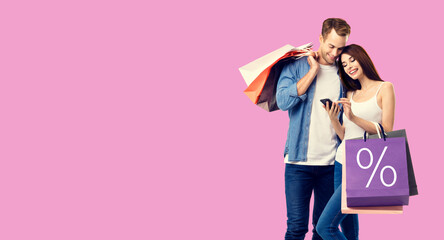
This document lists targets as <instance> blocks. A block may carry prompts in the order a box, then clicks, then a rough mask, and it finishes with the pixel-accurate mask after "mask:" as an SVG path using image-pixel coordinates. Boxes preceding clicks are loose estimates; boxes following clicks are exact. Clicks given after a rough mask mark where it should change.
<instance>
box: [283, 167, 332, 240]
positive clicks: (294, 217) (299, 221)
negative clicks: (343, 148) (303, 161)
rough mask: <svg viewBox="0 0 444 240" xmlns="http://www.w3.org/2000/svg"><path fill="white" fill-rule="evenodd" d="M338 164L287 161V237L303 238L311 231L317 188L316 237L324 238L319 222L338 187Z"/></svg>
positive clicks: (319, 239) (314, 228)
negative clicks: (312, 195)
mask: <svg viewBox="0 0 444 240" xmlns="http://www.w3.org/2000/svg"><path fill="white" fill-rule="evenodd" d="M333 176H334V166H302V165H294V164H288V163H287V164H285V196H286V198H287V217H288V220H287V232H286V234H285V239H287V240H290V239H298V240H303V239H304V238H305V234H306V233H307V232H308V218H309V210H310V198H311V194H312V192H313V191H314V208H313V220H312V222H313V240H322V238H321V237H320V236H319V234H318V233H317V232H316V224H317V223H318V219H319V217H320V216H321V213H322V211H323V210H324V207H325V205H326V204H327V202H328V200H329V199H330V197H331V195H332V194H333V191H334V186H333Z"/></svg>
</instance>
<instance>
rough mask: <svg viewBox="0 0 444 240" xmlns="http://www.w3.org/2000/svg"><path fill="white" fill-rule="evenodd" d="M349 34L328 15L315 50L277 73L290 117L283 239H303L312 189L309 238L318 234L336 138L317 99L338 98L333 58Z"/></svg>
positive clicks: (330, 184)
mask: <svg viewBox="0 0 444 240" xmlns="http://www.w3.org/2000/svg"><path fill="white" fill-rule="evenodd" d="M349 35H350V26H349V25H348V24H347V22H346V21H344V20H342V19H339V18H329V19H326V20H325V21H324V23H323V26H322V34H321V35H320V37H319V41H320V47H319V49H318V51H317V52H314V53H313V54H312V55H311V56H308V57H303V58H301V59H299V60H297V61H294V62H292V63H290V64H288V65H287V66H285V67H284V68H283V69H282V72H281V75H280V77H279V81H278V85H277V92H276V101H277V105H278V107H279V108H280V109H281V110H283V111H288V115H289V117H290V126H289V129H288V133H287V141H286V144H285V151H284V156H285V195H286V199H287V217H288V220H287V232H286V234H285V239H304V237H305V234H306V233H307V232H308V218H309V205H310V198H311V194H312V192H313V191H314V209H313V220H312V222H313V239H322V238H321V237H320V236H319V235H318V233H317V232H316V224H317V221H318V219H319V216H320V215H321V213H322V211H323V209H324V207H325V205H326V204H327V202H328V200H329V199H330V197H331V195H332V194H333V191H334V189H333V174H334V161H335V159H334V158H335V154H336V148H337V146H338V145H339V142H338V140H337V137H336V134H335V131H334V129H333V127H332V125H331V121H330V119H329V117H328V114H327V112H326V111H325V109H324V108H323V105H322V103H321V102H320V99H324V98H329V99H331V100H332V101H336V100H339V98H341V97H343V88H342V85H341V83H340V80H339V76H338V74H337V68H336V65H335V62H336V60H335V59H336V58H337V57H338V55H339V54H340V53H341V51H342V49H343V47H344V46H345V44H346V42H347V39H348V36H349Z"/></svg>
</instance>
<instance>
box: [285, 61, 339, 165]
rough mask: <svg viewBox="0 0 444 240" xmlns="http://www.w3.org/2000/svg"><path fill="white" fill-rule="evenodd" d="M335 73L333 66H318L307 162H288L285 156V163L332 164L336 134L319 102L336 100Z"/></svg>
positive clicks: (337, 84)
mask: <svg viewBox="0 0 444 240" xmlns="http://www.w3.org/2000/svg"><path fill="white" fill-rule="evenodd" d="M337 72H338V69H337V68H336V66H335V65H322V64H320V69H319V72H318V74H317V77H316V90H315V94H314V96H313V104H312V110H311V118H310V129H309V136H308V150H307V162H289V161H288V155H287V156H285V163H292V164H300V165H314V166H328V165H333V164H334V160H335V155H336V146H337V139H336V133H335V130H334V129H333V126H332V124H331V120H330V118H329V116H328V113H327V111H325V109H324V108H323V107H322V106H323V104H322V103H321V101H320V100H321V99H324V98H329V99H331V100H332V101H333V102H334V101H337V100H338V98H339V92H340V80H339V76H338V73H337Z"/></svg>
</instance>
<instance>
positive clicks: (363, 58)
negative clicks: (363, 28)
mask: <svg viewBox="0 0 444 240" xmlns="http://www.w3.org/2000/svg"><path fill="white" fill-rule="evenodd" d="M345 53H346V54H348V55H350V56H352V57H353V58H354V59H355V60H357V61H358V63H359V65H361V68H362V71H363V72H364V74H365V76H367V77H368V78H369V79H371V80H376V81H383V80H382V79H381V77H379V74H378V71H376V68H375V65H373V62H372V60H371V59H370V57H369V56H368V54H367V52H366V51H365V50H364V48H362V47H361V46H359V45H356V44H351V45H348V46H346V47H345V48H344V49H343V50H342V52H341V54H339V57H338V61H337V62H336V64H337V66H338V69H339V77H340V78H341V82H342V85H344V87H345V88H346V89H347V91H356V90H358V89H361V84H360V83H359V81H358V80H357V79H356V80H353V78H351V77H350V76H348V74H347V73H346V72H345V70H344V67H343V66H342V60H341V59H342V54H345Z"/></svg>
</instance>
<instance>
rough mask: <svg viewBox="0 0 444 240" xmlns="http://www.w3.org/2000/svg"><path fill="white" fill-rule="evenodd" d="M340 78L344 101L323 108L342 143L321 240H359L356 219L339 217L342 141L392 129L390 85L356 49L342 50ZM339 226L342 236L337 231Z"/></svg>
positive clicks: (320, 225)
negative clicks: (379, 126) (382, 129)
mask: <svg viewBox="0 0 444 240" xmlns="http://www.w3.org/2000/svg"><path fill="white" fill-rule="evenodd" d="M338 68H339V76H340V78H341V82H342V84H343V85H344V87H345V88H346V89H347V95H346V96H347V98H341V100H340V101H338V102H334V103H333V104H332V106H329V105H328V104H327V105H326V106H325V107H324V108H325V109H326V111H327V113H328V115H329V117H330V120H331V123H332V125H333V128H334V129H335V131H336V134H337V135H338V136H339V138H341V139H342V143H341V144H340V145H339V147H338V150H337V153H336V161H335V177H334V185H335V189H336V190H335V192H334V194H333V196H332V197H331V199H330V200H329V202H328V203H327V205H326V206H325V209H324V211H323V213H322V214H321V217H320V219H319V222H318V224H317V227H316V230H317V232H318V233H319V234H320V235H321V236H322V238H323V239H324V240H329V239H348V240H352V239H358V232H359V229H358V216H357V215H356V214H342V213H341V180H342V164H341V163H342V161H344V152H345V147H344V140H347V139H351V138H357V137H362V136H363V135H364V132H365V131H367V132H368V133H370V134H375V133H377V129H376V128H377V126H375V122H376V123H381V124H382V126H383V128H384V130H385V131H386V132H390V131H392V129H393V123H394V115H395V93H394V90H393V85H392V84H391V83H390V82H384V81H383V80H382V79H381V78H380V77H379V74H378V72H377V71H376V69H375V67H374V65H373V62H372V60H371V59H370V57H369V56H368V54H367V52H366V51H365V50H364V49H363V48H362V47H361V46H359V45H355V44H352V45H349V46H346V47H345V48H344V50H343V51H342V53H341V54H340V55H339V58H338ZM339 103H341V104H342V106H343V111H344V112H343V124H342V125H341V124H340V122H339V120H338V115H339V113H340V111H341V110H340V107H339ZM339 225H341V229H342V232H341V231H339V228H338V227H339Z"/></svg>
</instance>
